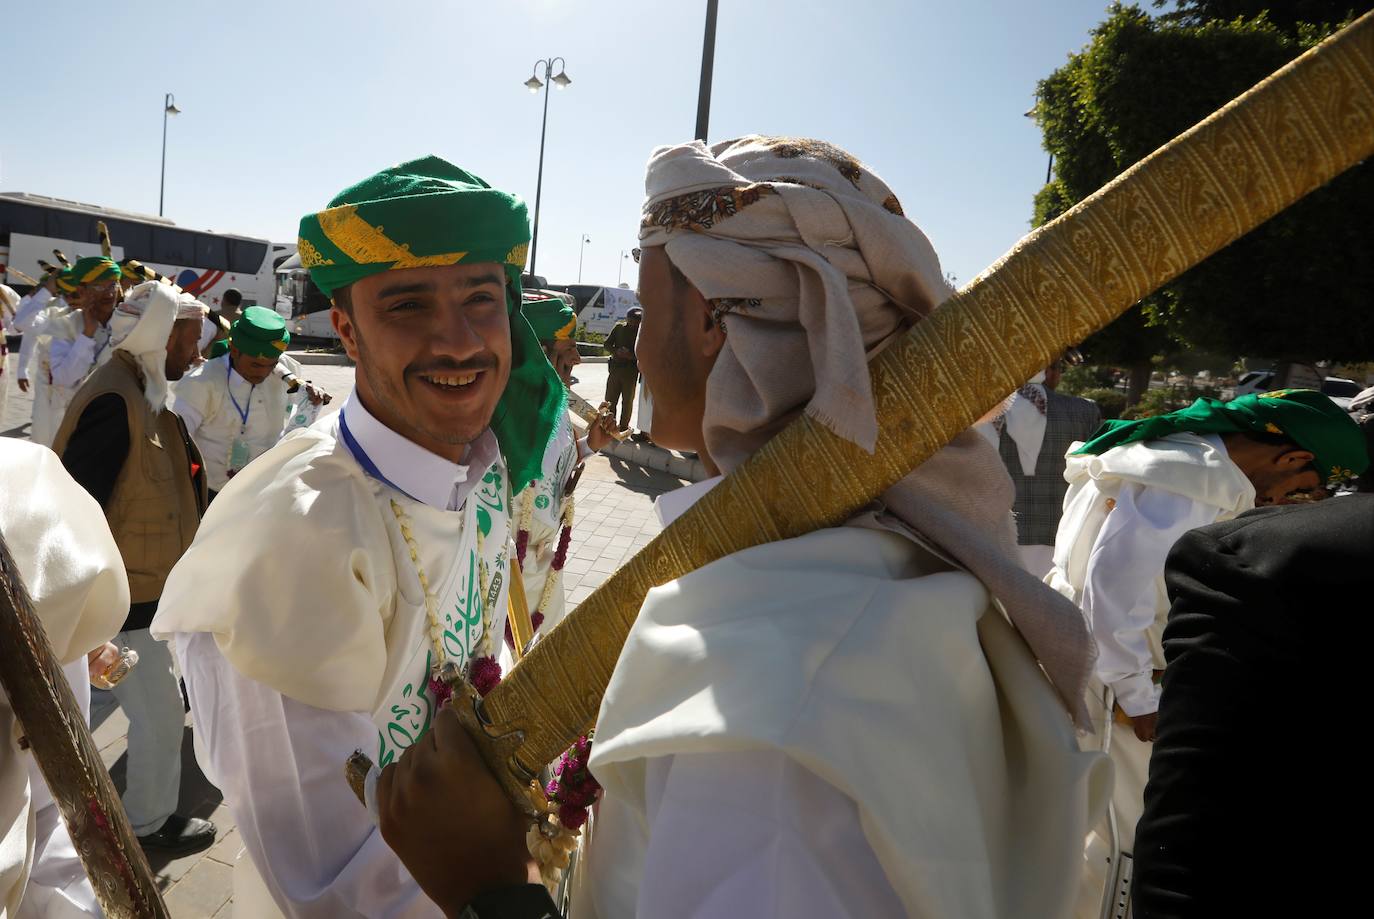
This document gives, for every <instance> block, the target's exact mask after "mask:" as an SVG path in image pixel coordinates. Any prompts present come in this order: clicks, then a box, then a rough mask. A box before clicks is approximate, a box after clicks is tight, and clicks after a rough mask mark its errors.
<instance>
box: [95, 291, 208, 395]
mask: <svg viewBox="0 0 1374 919" xmlns="http://www.w3.org/2000/svg"><path fill="white" fill-rule="evenodd" d="M208 314H209V308H208V307H207V306H206V305H205V304H203V303H201V302H200V301H199V300H197V299H196V298H195V297H193V296H191V295H190V294H188V293H186V292H185V291H183V290H182V289H181V288H179V287H173V286H171V285H169V284H162V283H159V282H158V281H145V282H143V283H142V284H139V285H138V286H136V287H133V288H130V290H129V293H128V295H127V296H126V297H125V298H124V299H123V300H122V301H120V303H119V305H118V306H116V307H115V310H114V314H113V315H112V316H111V317H110V353H111V354H113V353H114V352H115V351H127V352H129V353H130V354H132V355H133V356H134V359H135V360H136V361H137V362H138V366H139V369H140V370H141V371H142V373H143V397H144V399H146V400H147V402H148V405H149V407H150V408H152V410H153V411H154V412H158V411H161V410H162V409H163V408H164V407H166V405H167V395H168V393H169V392H170V391H171V386H170V384H168V382H167V339H168V338H169V337H170V336H171V334H172V326H173V325H174V324H175V323H176V321H177V320H178V319H203V318H204V317H205V316H206V315H208Z"/></svg>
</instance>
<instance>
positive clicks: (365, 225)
mask: <svg viewBox="0 0 1374 919" xmlns="http://www.w3.org/2000/svg"><path fill="white" fill-rule="evenodd" d="M529 238H530V233H529V221H528V217H527V215H526V209H525V204H524V202H523V201H521V199H520V198H518V197H517V196H515V195H513V194H509V193H507V192H503V191H500V190H497V189H493V188H491V187H490V186H488V185H487V183H486V182H484V181H482V180H481V179H480V178H478V177H476V176H474V175H472V174H470V173H468V172H466V171H465V170H463V169H460V168H459V167H457V166H454V165H453V164H451V163H448V162H445V161H444V160H442V159H439V158H437V157H426V158H423V159H418V160H413V161H411V162H407V163H402V164H401V165H398V166H393V167H391V168H389V169H384V170H382V171H381V172H379V173H377V174H375V175H373V176H370V177H368V178H366V179H364V180H362V181H361V182H358V183H357V184H355V185H353V186H351V187H350V188H348V189H346V190H344V191H343V192H341V193H340V194H339V195H337V196H335V198H334V199H333V200H332V201H330V202H329V205H328V206H327V207H326V208H324V209H323V210H321V211H319V212H316V213H311V214H308V215H306V216H305V217H304V218H302V220H301V225H300V242H299V251H300V255H301V261H302V264H303V265H304V266H305V267H307V268H308V269H309V270H310V272H311V277H312V279H313V280H314V282H315V283H316V284H317V285H318V286H319V288H320V289H321V290H322V291H324V292H325V294H326V295H328V296H330V297H331V298H332V300H333V303H334V310H333V313H332V320H333V323H334V326H335V328H336V329H337V330H338V332H339V337H340V339H341V341H342V342H343V345H344V348H345V350H346V351H347V352H348V354H349V356H350V357H351V358H352V359H353V360H354V361H355V363H356V365H357V370H356V388H355V390H354V392H353V394H352V396H350V397H349V399H348V401H347V402H346V403H345V405H344V407H343V409H342V411H340V412H339V413H337V414H334V415H330V416H326V417H325V418H323V419H321V420H320V421H318V422H316V423H315V424H314V425H312V426H310V427H309V428H306V429H304V430H302V431H298V432H294V433H293V434H292V435H290V436H288V437H286V438H285V439H283V440H282V441H281V442H280V443H278V444H277V445H276V446H275V447H273V448H271V449H270V450H268V451H267V452H266V453H264V454H263V455H262V456H260V457H258V458H257V459H256V460H254V461H252V462H251V463H249V464H248V465H247V466H246V467H245V468H243V469H241V470H240V471H238V473H237V474H236V475H235V476H234V477H233V479H231V480H229V482H228V484H227V485H226V486H225V487H224V488H223V490H222V491H220V492H219V495H218V497H217V498H216V499H215V502H214V503H213V504H212V505H211V506H210V510H209V513H208V514H207V515H206V518H205V521H204V524H203V525H202V527H201V529H200V531H199V533H198V535H197V538H196V541H195V544H194V545H193V546H192V547H191V550H190V551H189V552H188V553H187V554H186V555H185V556H184V557H183V559H182V561H181V563H180V564H178V566H177V568H176V570H175V571H173V573H172V576H171V577H170V579H169V580H168V583H167V589H166V592H165V594H164V603H163V606H162V608H161V610H160V611H159V616H158V619H157V620H156V621H155V622H154V626H153V627H154V631H155V632H156V633H158V634H159V635H161V636H163V637H171V636H173V635H176V636H177V640H176V642H175V645H176V648H177V652H178V655H179V657H180V660H181V666H182V672H183V673H184V674H185V675H186V686H187V691H188V695H189V698H190V701H191V707H192V712H193V715H194V717H195V719H196V726H197V732H198V734H199V736H200V737H201V738H202V740H203V741H205V743H204V749H205V753H206V757H205V760H204V762H203V765H204V766H205V768H206V771H207V774H209V775H213V776H214V777H215V781H216V782H217V784H218V785H219V787H220V788H221V789H223V791H224V794H225V800H226V802H227V803H228V804H229V806H230V808H231V810H232V811H233V813H234V816H235V819H236V821H237V822H238V825H239V826H240V828H241V829H242V831H243V838H244V844H245V846H246V847H247V849H248V852H249V854H250V856H251V858H250V859H240V860H239V867H238V869H237V870H238V871H239V872H243V873H244V874H245V876H244V877H243V878H240V879H239V880H238V881H236V908H237V909H239V910H241V911H242V912H243V913H244V914H245V915H253V916H271V915H274V914H279V911H280V912H285V913H287V914H289V915H306V914H309V915H320V916H325V915H329V916H333V915H400V914H407V915H408V914H410V912H409V911H410V910H411V909H412V908H414V909H419V908H421V906H420V904H422V903H423V895H422V894H421V893H420V891H419V889H418V888H417V887H416V886H415V885H414V884H413V882H411V880H410V878H409V875H408V874H407V873H406V872H405V870H404V868H403V867H402V866H401V865H400V863H399V862H398V861H397V859H396V857H395V856H394V854H393V853H392V852H391V851H390V849H389V848H388V847H387V846H386V844H385V843H384V842H383V840H382V839H381V837H380V836H379V834H378V833H377V830H376V828H375V827H374V826H373V824H372V821H371V820H370V818H369V817H368V815H367V814H366V812H365V811H363V810H362V809H361V808H359V807H358V806H357V802H356V801H351V800H350V799H349V798H348V795H349V794H350V792H349V790H348V788H347V785H346V784H345V783H344V782H342V781H340V780H339V764H340V763H342V762H343V761H344V760H345V759H346V758H347V757H348V755H349V754H350V753H352V752H353V751H354V750H355V749H362V750H365V751H367V752H368V753H369V754H370V755H371V756H372V757H373V759H374V760H375V761H377V762H378V763H379V764H382V765H385V764H386V763H388V762H391V761H392V760H394V759H395V758H396V757H397V756H398V755H399V753H400V752H401V751H402V750H404V749H405V748H406V747H408V746H410V745H411V744H414V743H416V742H417V741H419V740H420V739H421V737H423V736H424V734H425V732H426V731H427V730H428V728H429V724H430V720H431V718H432V717H433V715H434V713H435V711H436V709H437V706H438V704H439V703H440V701H441V700H442V699H443V698H444V697H445V695H446V693H447V686H446V684H445V681H444V679H443V678H446V677H452V676H453V675H454V674H457V673H462V672H467V673H468V674H469V676H470V677H471V679H472V680H473V682H474V683H475V684H476V685H477V686H479V688H487V687H489V686H490V685H492V684H493V683H494V682H495V681H496V680H497V679H499V674H500V666H499V664H498V662H497V658H498V657H499V656H500V653H501V647H502V633H503V631H504V629H505V625H506V609H507V595H508V588H509V585H510V579H511V577H512V573H513V571H512V565H511V557H512V554H513V553H514V546H513V541H512V538H511V537H512V535H513V526H512V522H511V516H510V514H511V499H512V495H514V494H518V493H520V492H521V491H523V490H525V489H526V487H527V486H528V485H529V483H531V482H532V481H535V480H537V479H539V478H540V476H541V466H542V462H543V459H544V456H545V451H546V448H548V447H549V445H550V443H551V442H552V441H553V437H554V432H555V428H556V427H557V421H558V419H559V417H560V416H564V417H566V414H567V413H566V411H565V408H564V406H565V393H564V389H563V387H562V385H560V383H559V380H558V378H557V376H556V375H555V373H554V370H553V368H552V367H551V366H550V365H549V362H548V361H547V360H546V359H545V356H544V352H543V350H542V349H541V348H540V344H539V340H538V338H537V337H536V334H535V332H534V330H533V329H532V328H531V327H530V324H529V322H528V321H527V320H526V318H525V315H524V312H523V310H522V305H521V300H522V296H521V289H520V273H521V270H522V268H523V265H524V261H525V251H526V248H527V244H528V242H529ZM250 312H251V311H250ZM236 338H237V336H236ZM268 345H269V346H274V345H273V343H272V342H268ZM221 373H223V371H222V370H221ZM244 410H247V411H248V412H250V413H251V412H252V411H253V410H254V409H252V408H251V407H250V406H249V405H246V404H245V405H243V406H241V407H240V411H241V412H242V411H244ZM534 599H535V598H531V602H532V603H533V601H534ZM264 738H269V740H268V741H267V743H266V744H264V740H263V739H264ZM274 901H275V902H274Z"/></svg>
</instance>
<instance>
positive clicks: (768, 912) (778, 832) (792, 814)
mask: <svg viewBox="0 0 1374 919" xmlns="http://www.w3.org/2000/svg"><path fill="white" fill-rule="evenodd" d="M647 765H648V769H647V772H646V782H645V791H646V804H647V810H646V815H647V817H648V821H649V846H648V850H647V852H646V853H645V861H644V873H643V876H642V880H641V883H640V887H639V901H638V903H637V904H636V910H635V915H637V916H653V917H655V919H735V917H738V916H797V917H808V916H817V917H820V916H825V917H827V919H847V917H854V919H858V917H870V916H900V915H903V914H904V910H903V909H902V905H901V901H900V900H898V898H897V895H896V893H895V892H894V891H893V889H892V885H891V884H889V883H888V880H887V877H886V875H885V874H884V873H883V870H882V867H881V865H879V863H878V859H877V856H876V855H874V853H873V849H872V847H871V846H870V845H869V843H868V840H867V839H866V838H865V836H864V832H863V827H862V826H861V824H860V822H859V812H858V808H857V806H856V805H855V803H854V801H853V800H852V799H851V798H849V797H848V796H846V795H845V794H843V793H842V792H841V791H840V790H839V789H837V788H836V787H835V786H833V785H831V784H830V783H829V782H826V781H824V780H822V779H821V778H820V777H818V776H817V775H816V774H815V773H812V772H811V771H809V770H807V769H805V768H803V767H802V766H801V765H799V764H798V763H797V762H796V761H795V760H793V759H791V758H790V757H788V756H786V755H784V754H782V753H780V752H777V751H772V750H766V751H742V752H733V753H701V754H690V755H679V756H671V757H662V758H658V759H654V760H650V761H649V762H648V764H647Z"/></svg>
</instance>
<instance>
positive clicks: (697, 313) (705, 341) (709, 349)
mask: <svg viewBox="0 0 1374 919" xmlns="http://www.w3.org/2000/svg"><path fill="white" fill-rule="evenodd" d="M687 313H688V315H689V316H692V317H693V322H694V323H700V325H699V329H700V331H701V341H700V346H701V355H702V357H709V358H713V359H714V358H715V356H716V355H717V354H719V353H720V349H721V348H724V347H725V330H724V329H722V328H721V327H720V323H718V322H716V320H715V317H714V316H713V315H712V310H711V301H710V300H707V299H706V298H705V297H703V296H702V295H701V291H699V290H697V289H696V288H695V287H693V286H692V285H691V284H690V283H689V284H688V285H687Z"/></svg>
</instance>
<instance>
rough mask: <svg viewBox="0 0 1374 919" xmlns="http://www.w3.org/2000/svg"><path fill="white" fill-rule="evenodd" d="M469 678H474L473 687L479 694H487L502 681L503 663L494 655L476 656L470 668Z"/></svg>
mask: <svg viewBox="0 0 1374 919" xmlns="http://www.w3.org/2000/svg"><path fill="white" fill-rule="evenodd" d="M468 678H469V679H470V680H472V687H473V689H476V690H477V694H478V695H479V696H485V695H486V694H487V693H489V692H491V691H492V690H493V689H495V688H496V684H497V683H499V682H501V665H500V664H498V663H497V662H496V658H494V657H478V658H474V659H473V661H472V665H471V666H470V667H469V668H468Z"/></svg>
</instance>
